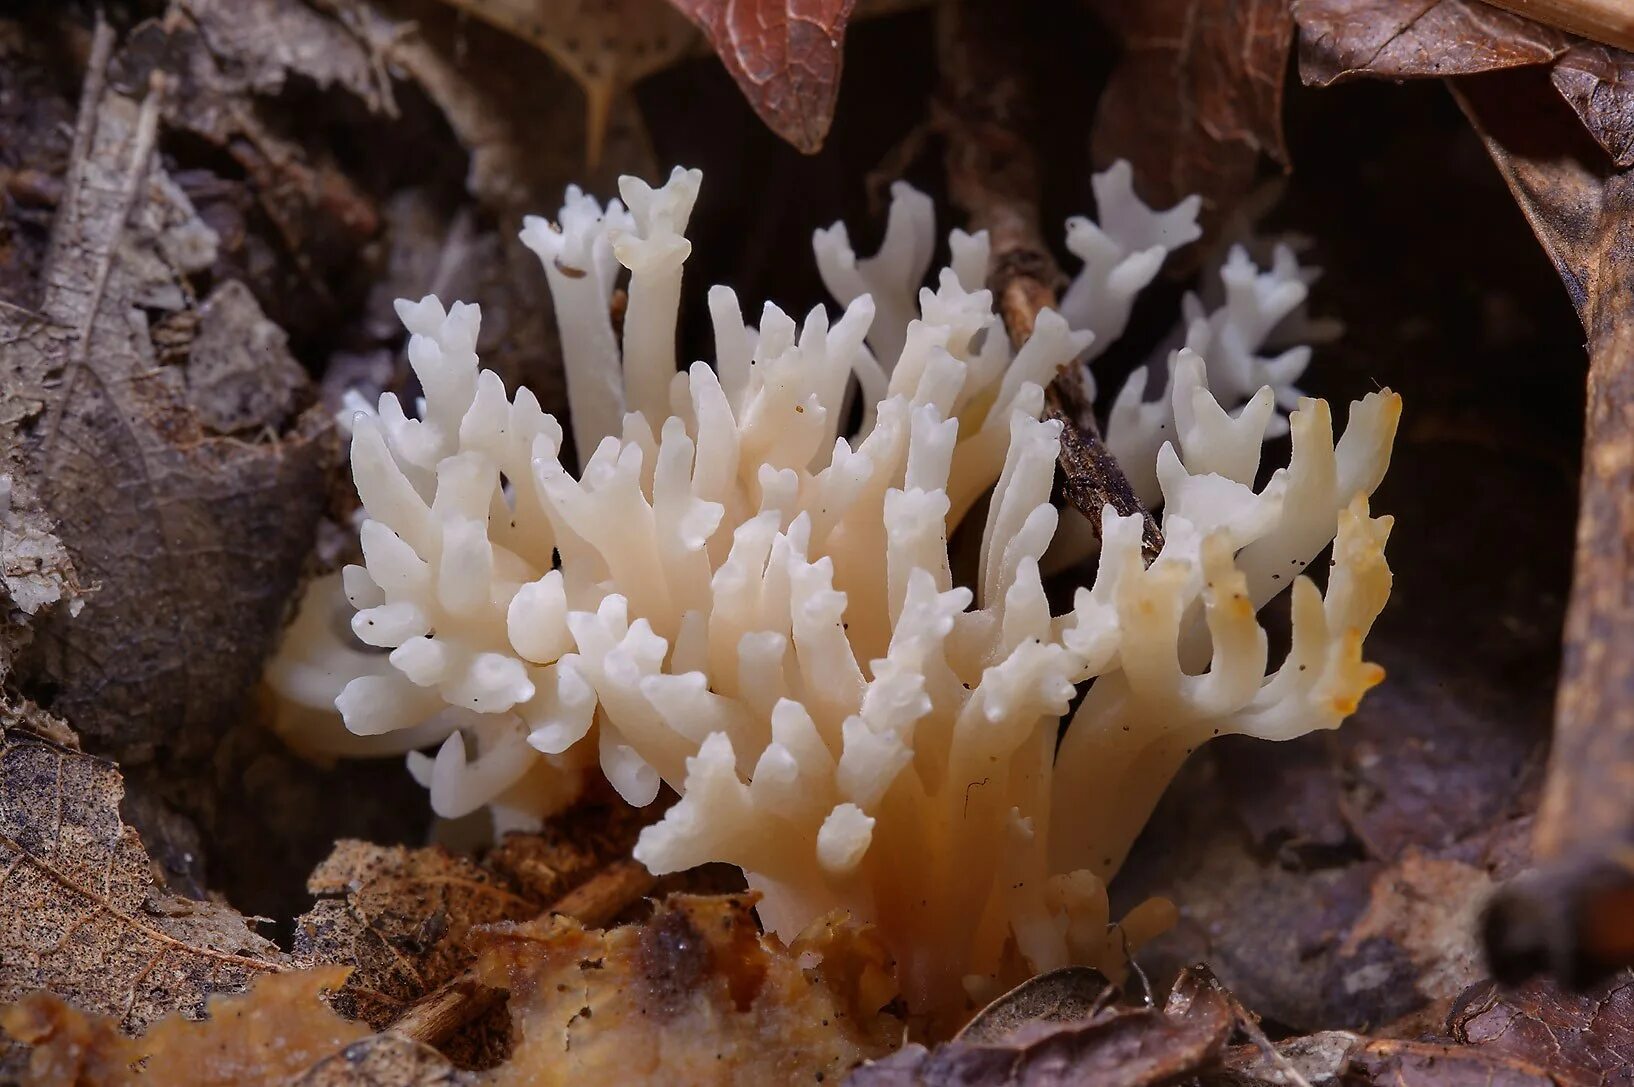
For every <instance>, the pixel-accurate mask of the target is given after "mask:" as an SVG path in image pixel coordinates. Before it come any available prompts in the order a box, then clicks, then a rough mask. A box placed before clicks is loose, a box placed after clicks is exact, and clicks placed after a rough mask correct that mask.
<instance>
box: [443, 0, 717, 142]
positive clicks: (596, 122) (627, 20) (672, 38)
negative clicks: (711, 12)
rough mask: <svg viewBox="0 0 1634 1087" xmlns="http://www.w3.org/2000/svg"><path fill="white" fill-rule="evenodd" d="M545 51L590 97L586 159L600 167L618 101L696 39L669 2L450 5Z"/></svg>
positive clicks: (476, 1)
mask: <svg viewBox="0 0 1634 1087" xmlns="http://www.w3.org/2000/svg"><path fill="white" fill-rule="evenodd" d="M443 2H444V3H448V4H452V5H453V6H454V7H456V8H459V9H460V10H461V11H465V12H468V13H469V14H471V15H474V16H476V17H477V18H479V19H482V20H483V21H484V22H487V23H491V24H492V25H494V26H496V27H499V28H500V29H501V30H504V31H506V32H507V33H510V34H514V35H516V36H517V37H519V38H521V39H522V40H524V41H526V42H529V43H531V44H532V45H534V46H535V47H536V48H539V49H542V50H544V52H546V53H547V54H549V55H550V58H551V59H552V60H554V61H555V62H556V63H557V64H560V65H561V66H562V68H563V69H565V70H566V71H567V72H568V74H570V75H571V76H572V77H573V79H574V81H575V82H577V83H578V85H579V87H580V88H581V89H582V90H583V91H584V98H585V137H586V152H585V157H586V158H587V159H588V160H589V162H590V165H591V166H592V167H594V166H596V165H597V164H599V163H600V162H601V157H602V148H603V146H604V140H605V137H606V134H607V126H608V119H609V116H610V114H611V112H612V108H613V102H614V100H615V99H616V98H618V97H619V96H620V95H623V94H625V93H627V92H628V91H629V89H630V88H631V87H632V86H634V85H635V84H636V83H637V82H638V81H640V80H641V79H643V78H644V77H646V76H648V75H651V74H652V73H653V72H656V71H659V70H661V69H663V68H666V67H668V66H669V65H671V64H674V63H675V62H676V61H677V60H679V59H680V58H681V57H683V56H685V55H686V54H687V53H688V52H690V51H691V50H692V49H693V48H695V47H696V44H697V34H696V32H695V31H694V30H693V29H692V27H691V26H690V25H689V24H688V23H687V21H686V20H685V19H683V18H682V17H681V16H680V15H679V14H678V13H677V12H676V10H675V9H674V8H672V7H671V6H670V5H669V4H667V3H665V0H443Z"/></svg>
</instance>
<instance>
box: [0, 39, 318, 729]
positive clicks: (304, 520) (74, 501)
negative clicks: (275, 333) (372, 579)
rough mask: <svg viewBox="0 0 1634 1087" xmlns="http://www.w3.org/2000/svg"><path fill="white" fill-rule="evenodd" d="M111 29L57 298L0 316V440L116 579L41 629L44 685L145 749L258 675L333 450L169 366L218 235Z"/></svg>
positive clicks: (76, 179) (289, 407)
mask: <svg viewBox="0 0 1634 1087" xmlns="http://www.w3.org/2000/svg"><path fill="white" fill-rule="evenodd" d="M97 43H98V45H97V48H96V50H95V51H94V53H93V56H92V67H91V69H90V74H89V75H88V77H87V82H86V87H85V93H84V97H83V101H82V108H81V111H80V119H79V122H78V128H77V130H76V135H75V144H74V156H73V160H72V162H71V165H70V170H69V176H68V180H67V183H66V185H65V188H64V196H63V199H62V203H61V206H60V207H59V209H58V212H57V219H56V223H55V226H54V230H53V235H52V246H51V250H50V255H49V257H48V260H47V264H46V266H45V269H44V284H45V287H44V293H43V296H42V298H41V300H40V305H39V309H38V310H37V311H32V312H31V311H27V310H22V309H18V308H15V307H3V308H0V341H3V342H4V343H5V344H6V350H5V351H4V352H3V353H0V374H3V381H0V388H3V396H4V407H3V408H0V422H3V425H0V436H3V439H4V441H5V442H6V443H7V445H8V447H11V448H15V449H16V450H17V453H16V459H15V463H18V464H20V465H22V467H23V468H24V469H25V470H26V471H27V472H28V474H29V478H30V480H31V481H32V482H33V483H34V484H35V485H36V486H37V487H38V488H39V493H40V501H41V504H42V506H43V508H44V509H45V510H46V511H47V512H48V513H49V514H50V515H51V516H52V517H53V518H55V519H56V520H57V522H58V523H59V525H60V528H59V530H58V534H59V536H60V537H61V539H62V541H63V543H64V544H66V545H67V547H68V549H69V551H70V552H71V554H72V555H73V559H74V565H75V568H76V569H77V570H78V571H79V575H80V578H81V580H91V581H95V582H97V583H98V584H99V588H98V591H97V592H96V593H95V594H94V595H93V596H92V597H90V598H89V599H88V600H87V601H86V606H85V608H84V610H83V611H82V612H81V613H80V614H79V615H78V616H77V617H69V616H67V615H56V616H53V617H52V618H51V620H50V622H48V623H47V624H44V625H43V628H42V629H41V631H40V632H39V637H37V639H36V643H35V645H34V646H33V647H32V648H31V662H30V667H29V672H30V673H31V678H32V679H33V680H34V681H47V682H49V683H51V684H52V685H53V686H54V688H55V698H54V699H53V702H52V708H53V709H54V710H55V711H57V712H58V713H60V714H62V715H63V716H65V717H67V718H68V719H70V720H72V721H73V722H74V724H75V726H76V728H77V729H78V730H79V731H80V732H81V734H82V735H83V736H84V737H85V738H86V739H87V740H88V741H89V742H90V743H91V744H93V745H94V746H95V747H96V749H97V750H99V751H103V752H107V753H111V754H116V755H117V756H119V757H120V758H122V759H125V760H136V761H140V760H142V759H145V758H149V757H152V756H153V755H154V754H155V753H156V752H158V751H160V750H166V751H170V752H174V753H192V754H200V753H202V752H203V751H206V750H208V748H209V745H210V742H211V736H212V734H213V733H214V731H215V730H217V729H218V728H219V727H220V724H221V721H222V720H223V719H224V717H225V716H226V715H227V714H229V713H230V712H231V711H232V709H233V708H234V706H235V705H236V704H237V702H238V700H239V699H240V698H242V696H243V692H244V691H245V690H247V689H248V688H249V686H250V684H251V683H252V682H253V681H254V677H255V675H256V673H257V671H258V670H259V667H260V662H261V660H262V658H263V655H264V654H265V652H266V651H267V650H268V649H269V648H270V643H271V640H272V638H273V636H274V634H275V633H276V631H277V629H278V626H279V624H280V621H281V619H282V614H283V608H284V603H285V601H286V600H287V598H288V596H289V593H290V591H291V590H292V589H293V587H294V581H295V575H296V571H297V569H298V567H299V564H300V562H301V560H302V558H303V557H304V555H305V552H306V550H307V548H308V547H309V546H310V541H311V535H312V531H313V527H314V526H315V524H316V521H317V516H318V512H319V507H320V503H321V497H322V493H323V487H322V482H323V479H324V476H325V473H326V471H327V468H328V466H329V464H330V463H331V460H332V458H333V456H334V447H333V443H332V441H331V439H330V437H329V434H330V428H329V424H328V422H327V420H325V419H324V418H323V417H322V416H321V415H319V414H316V413H313V412H310V411H308V412H304V413H303V412H302V410H301V405H300V404H299V403H298V402H296V401H293V400H286V401H285V402H284V403H283V404H282V405H281V410H279V411H277V412H276V419H277V423H278V430H277V431H276V432H268V433H261V434H257V435H255V436H253V437H250V438H245V437H240V436H238V435H231V436H229V435H224V434H219V433H216V432H214V431H212V430H211V429H210V428H209V427H208V426H206V425H205V423H204V421H203V420H202V419H201V417H200V414H199V412H198V410H197V407H196V406H195V404H194V403H193V402H192V401H191V400H190V397H189V389H188V386H187V374H186V367H185V365H184V366H176V365H164V364H163V363H161V361H160V360H159V359H158V358H157V352H156V349H155V345H154V342H153V339H152V335H151V330H150V319H149V317H148V316H147V315H148V314H150V313H154V312H159V313H174V312H178V311H181V310H182V309H184V308H185V307H187V306H188V305H189V303H190V300H191V299H190V296H191V287H190V285H189V283H188V281H187V278H186V274H187V272H188V271H190V270H196V269H199V268H201V267H203V266H204V265H206V264H208V263H209V260H210V256H211V253H212V252H213V249H214V246H215V243H216V239H215V235H214V233H213V232H212V231H211V230H210V229H209V228H208V227H206V226H205V225H204V224H203V223H202V222H200V221H199V220H198V219H197V217H196V216H195V215H194V214H193V212H192V208H191V206H190V204H189V202H188V201H187V198H186V197H185V196H184V195H183V194H182V193H181V190H180V189H178V188H177V187H176V186H175V185H174V184H173V183H172V181H171V180H170V178H169V177H168V176H167V175H166V174H165V173H164V172H163V171H162V170H161V169H159V168H158V167H157V166H156V164H155V163H154V162H153V161H152V160H153V152H154V144H155V139H156V136H157V128H158V121H159V104H160V99H161V97H162V94H163V91H162V88H161V87H160V86H158V85H156V86H155V87H154V88H153V89H152V91H151V92H150V93H149V95H148V97H147V98H146V99H145V101H143V102H141V103H138V102H136V101H134V100H132V99H130V98H127V97H125V96H123V95H121V94H118V93H116V92H114V91H112V90H109V89H107V88H106V85H105V72H106V64H107V60H108V55H109V52H110V50H111V44H112V42H111V35H110V34H108V33H106V32H104V33H100V34H99V35H98V38H97ZM224 391H225V390H223V389H221V388H215V389H212V390H211V395H212V397H219V396H221V395H223V394H224ZM249 395H253V394H249ZM264 417H265V416H264Z"/></svg>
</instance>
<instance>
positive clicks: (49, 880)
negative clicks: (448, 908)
mask: <svg viewBox="0 0 1634 1087" xmlns="http://www.w3.org/2000/svg"><path fill="white" fill-rule="evenodd" d="M123 792H124V787H123V784H122V782H121V779H120V775H119V771H118V769H117V768H115V767H114V766H113V765H112V764H111V763H109V762H107V761H105V760H102V759H98V758H93V757H92V756H90V755H86V754H83V753H81V752H79V751H76V750H72V749H70V748H67V747H64V746H62V745H61V744H59V743H54V742H51V741H49V740H46V739H43V738H40V737H37V736H34V735H30V734H27V733H24V732H21V731H17V730H7V731H4V732H0V877H3V880H0V885H3V894H4V902H5V906H4V908H3V909H0V1002H4V1001H12V1000H16V999H18V998H19V997H21V996H23V995H25V994H27V993H30V992H33V991H35V990H37V989H44V990H47V991H49V992H51V993H53V994H55V995H57V996H60V997H62V998H64V999H65V1000H68V1001H70V1002H72V1003H73V1004H74V1005H75V1006H76V1007H79V1008H82V1009H85V1010H87V1011H90V1012H93V1013H96V1014H99V1015H106V1016H111V1017H112V1018H113V1019H115V1020H116V1021H117V1022H118V1023H119V1025H120V1026H122V1027H123V1028H125V1029H127V1030H140V1029H142V1028H143V1027H145V1026H147V1025H148V1024H150V1023H152V1022H153V1021H155V1020H156V1019H159V1018H160V1017H162V1016H164V1015H168V1014H171V1013H176V1012H179V1013H181V1014H183V1015H188V1016H197V1015H199V1014H201V1013H202V1012H203V1010H204V1004H205V999H206V998H207V997H208V996H209V995H210V994H211V993H215V992H222V991H237V990H240V989H243V988H244V987H245V986H246V985H247V984H249V982H250V981H251V979H253V978H255V977H257V976H258V975H261V974H264V973H266V972H268V971H272V970H276V969H279V968H280V965H281V964H282V963H283V961H284V957H283V955H282V954H281V953H280V952H279V951H278V949H277V948H276V947H275V946H274V945H273V944H271V943H270V942H268V941H267V940H264V939H262V938H261V937H259V936H257V935H256V934H255V933H254V932H252V931H251V930H250V928H249V926H248V925H247V924H246V923H245V921H244V918H243V917H241V916H239V915H238V914H237V913H235V912H233V911H232V910H231V909H228V908H227V907H225V906H221V905H217V904H215V903H211V902H195V901H192V900H190V899H184V898H180V897H178V896H176V895H173V894H171V893H169V892H168V891H167V890H166V889H165V888H164V887H162V886H160V885H158V884H156V883H155V881H154V877H153V868H152V864H151V862H150V861H149V860H148V856H147V854H146V853H145V852H144V851H143V849H142V844H141V842H140V840H138V838H137V836H136V832H135V831H134V830H132V829H131V828H130V827H128V826H125V825H124V824H123V823H121V822H120V818H119V802H120V797H121V795H122V794H123Z"/></svg>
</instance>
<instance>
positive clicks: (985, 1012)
mask: <svg viewBox="0 0 1634 1087" xmlns="http://www.w3.org/2000/svg"><path fill="white" fill-rule="evenodd" d="M1117 996H1118V990H1117V988H1116V987H1115V986H1114V985H1112V983H1111V982H1109V981H1107V980H1106V977H1105V976H1104V975H1103V974H1102V973H1101V972H1100V971H1099V970H1093V969H1091V968H1089V967H1087V966H1063V967H1062V968H1061V969H1059V970H1051V971H1050V972H1049V973H1046V974H1040V975H1038V976H1037V977H1035V978H1030V979H1028V980H1027V981H1024V982H1022V983H1021V984H1020V985H1017V986H1016V987H1015V988H1014V989H1011V990H1010V991H1009V992H1007V993H1005V994H1004V995H1003V996H1001V997H999V998H997V999H996V1000H994V1001H993V1002H992V1003H991V1004H988V1005H987V1007H985V1008H983V1009H982V1010H981V1011H979V1012H977V1013H976V1014H975V1015H974V1016H973V1017H972V1018H971V1020H970V1022H968V1023H966V1024H965V1025H964V1026H963V1027H962V1028H961V1029H960V1031H959V1033H958V1034H957V1035H955V1036H954V1039H955V1040H956V1041H960V1042H965V1043H968V1044H972V1045H988V1044H992V1043H995V1042H1000V1041H1003V1040H1004V1039H1005V1038H1007V1037H1009V1036H1010V1035H1012V1034H1014V1033H1016V1031H1018V1030H1020V1029H1021V1028H1022V1027H1025V1026H1029V1025H1032V1024H1035V1023H1072V1022H1076V1021H1078V1020H1083V1019H1089V1018H1091V1017H1092V1016H1094V1015H1095V1014H1096V1013H1097V1012H1099V1011H1101V1010H1103V1009H1104V1008H1106V1007H1107V1006H1108V1005H1110V1004H1111V1003H1113V1001H1114V1000H1116V999H1117Z"/></svg>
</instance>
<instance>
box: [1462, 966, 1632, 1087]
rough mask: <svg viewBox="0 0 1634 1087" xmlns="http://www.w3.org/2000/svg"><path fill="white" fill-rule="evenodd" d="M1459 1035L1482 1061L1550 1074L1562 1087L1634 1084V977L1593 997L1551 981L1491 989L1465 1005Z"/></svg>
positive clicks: (1480, 991) (1486, 987) (1618, 981)
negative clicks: (1504, 1062) (1518, 1065)
mask: <svg viewBox="0 0 1634 1087" xmlns="http://www.w3.org/2000/svg"><path fill="white" fill-rule="evenodd" d="M1450 1025H1451V1029H1452V1035H1453V1037H1454V1038H1455V1039H1457V1040H1458V1041H1459V1042H1462V1043H1464V1044H1465V1045H1468V1046H1471V1047H1473V1048H1474V1049H1475V1050H1477V1051H1478V1052H1480V1053H1481V1054H1483V1055H1485V1056H1489V1057H1493V1058H1497V1059H1502V1060H1508V1061H1513V1062H1516V1063H1523V1062H1524V1063H1527V1064H1531V1065H1535V1066H1538V1067H1540V1068H1544V1069H1547V1070H1548V1072H1549V1073H1550V1074H1551V1075H1552V1076H1554V1078H1555V1082H1557V1083H1563V1084H1594V1085H1596V1087H1598V1085H1605V1087H1611V1085H1614V1084H1622V1085H1626V1084H1629V1083H1634V976H1631V975H1629V974H1623V975H1621V976H1620V977H1618V978H1616V979H1614V980H1613V981H1611V982H1609V983H1607V984H1604V985H1601V986H1599V987H1597V988H1596V989H1595V990H1593V991H1591V992H1586V993H1567V992H1562V991H1561V989H1560V988H1559V987H1558V986H1557V985H1555V984H1553V983H1552V982H1547V981H1533V982H1529V983H1527V984H1526V985H1523V986H1520V987H1519V988H1515V989H1502V988H1499V987H1498V986H1496V985H1491V984H1488V985H1484V986H1481V987H1479V988H1477V989H1476V990H1474V991H1473V992H1471V993H1469V994H1468V995H1466V996H1465V997H1464V999H1463V1000H1462V1001H1461V1002H1460V1007H1459V1008H1458V1009H1457V1010H1456V1011H1455V1012H1454V1014H1453V1016H1452V1022H1451V1024H1450Z"/></svg>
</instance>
